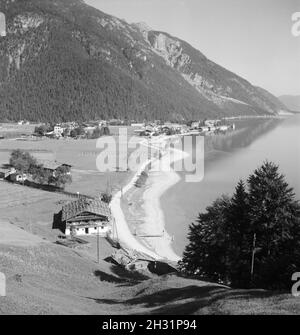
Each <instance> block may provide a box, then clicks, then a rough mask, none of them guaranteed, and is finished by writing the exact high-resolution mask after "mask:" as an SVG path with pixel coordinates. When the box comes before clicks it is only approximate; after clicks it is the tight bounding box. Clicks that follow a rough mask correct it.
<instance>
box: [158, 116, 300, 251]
mask: <svg viewBox="0 0 300 335" xmlns="http://www.w3.org/2000/svg"><path fill="white" fill-rule="evenodd" d="M234 122H235V124H236V131H235V132H233V133H229V134H226V135H220V136H208V137H206V138H205V148H206V149H205V150H206V153H207V152H210V153H209V154H207V157H206V158H205V176H204V179H203V180H202V181H201V182H199V183H187V182H185V179H184V174H183V173H181V181H180V182H179V183H177V184H176V185H174V186H173V187H172V188H170V189H169V190H168V191H167V192H166V193H165V194H164V195H163V196H162V198H161V206H162V209H163V212H164V215H165V222H166V228H167V231H168V233H169V234H170V235H173V236H174V238H175V240H174V243H173V248H174V250H175V251H176V252H177V254H178V255H182V252H183V250H184V248H185V246H186V245H187V243H188V240H187V233H188V226H189V224H190V223H192V222H194V221H195V219H196V218H197V215H198V214H199V212H203V211H205V208H206V207H207V206H208V205H210V204H211V203H212V202H213V201H214V200H215V199H216V198H218V197H219V196H220V195H222V194H228V195H231V194H232V193H233V192H234V189H235V186H236V184H237V183H238V181H239V180H240V179H244V180H245V179H247V177H248V176H249V174H251V173H252V172H253V171H254V170H255V169H256V168H257V167H259V166H260V165H262V164H263V162H264V161H266V160H269V161H272V162H274V163H276V164H277V165H279V168H280V172H281V173H283V174H284V175H285V176H286V179H287V181H288V183H289V184H290V186H292V187H293V188H294V190H295V193H296V197H297V199H300V174H299V168H300V116H299V115H295V116H291V117H287V118H285V119H252V120H242V121H234ZM193 149H194V148H192V147H190V148H185V150H186V151H188V152H190V153H191V152H192V150H193Z"/></svg>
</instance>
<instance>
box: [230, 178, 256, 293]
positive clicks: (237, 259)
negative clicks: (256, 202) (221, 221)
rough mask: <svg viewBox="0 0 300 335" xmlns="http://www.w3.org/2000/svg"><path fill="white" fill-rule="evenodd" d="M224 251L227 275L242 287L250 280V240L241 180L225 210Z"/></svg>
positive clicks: (245, 199) (245, 198) (247, 210)
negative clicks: (225, 240)
mask: <svg viewBox="0 0 300 335" xmlns="http://www.w3.org/2000/svg"><path fill="white" fill-rule="evenodd" d="M225 222H226V227H225V231H226V236H227V247H226V253H227V255H228V256H227V257H228V259H229V262H230V264H229V268H228V270H227V271H228V277H229V278H230V283H231V284H232V285H233V286H237V287H239V286H240V287H244V286H247V285H248V284H249V282H250V279H251V277H250V266H251V240H252V234H251V231H250V218H249V197H248V193H247V191H246V186H245V183H244V182H243V181H242V180H241V181H240V182H239V183H238V185H237V187H236V189H235V193H234V194H233V196H232V199H231V202H230V204H229V206H228V208H227V210H226V220H225Z"/></svg>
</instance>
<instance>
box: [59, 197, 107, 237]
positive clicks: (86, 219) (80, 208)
mask: <svg viewBox="0 0 300 335" xmlns="http://www.w3.org/2000/svg"><path fill="white" fill-rule="evenodd" d="M62 222H63V224H64V225H65V227H66V228H65V235H67V236H69V235H71V236H76V235H81V236H82V235H93V234H99V235H102V236H106V234H107V233H108V232H109V231H110V230H111V212H110V209H109V207H108V205H107V204H106V203H105V202H103V201H101V200H100V199H84V198H80V199H78V200H76V201H73V202H70V203H68V204H66V205H64V206H63V208H62Z"/></svg>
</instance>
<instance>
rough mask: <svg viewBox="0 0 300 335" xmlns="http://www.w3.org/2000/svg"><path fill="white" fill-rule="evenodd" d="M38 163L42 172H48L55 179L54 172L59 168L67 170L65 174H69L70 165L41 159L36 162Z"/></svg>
mask: <svg viewBox="0 0 300 335" xmlns="http://www.w3.org/2000/svg"><path fill="white" fill-rule="evenodd" d="M38 163H39V164H42V165H43V168H44V170H47V171H49V172H50V173H51V174H52V176H53V177H55V174H56V170H57V169H58V168H60V167H66V168H68V172H67V173H66V174H71V168H72V165H69V164H65V163H59V162H57V161H50V160H41V159H39V160H38Z"/></svg>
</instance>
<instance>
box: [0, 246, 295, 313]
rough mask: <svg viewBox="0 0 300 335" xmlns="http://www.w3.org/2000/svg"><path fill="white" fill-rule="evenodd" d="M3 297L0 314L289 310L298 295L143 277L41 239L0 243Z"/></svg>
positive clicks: (189, 280) (293, 310) (179, 278)
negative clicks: (31, 242)
mask: <svg viewBox="0 0 300 335" xmlns="http://www.w3.org/2000/svg"><path fill="white" fill-rule="evenodd" d="M0 264H1V271H2V272H4V273H5V274H6V276H7V297H4V298H1V299H0V314H105V315H107V314H240V313H241V314H264V313H265V314H271V313H278V314H291V313H295V314H296V313H297V314H299V313H300V302H299V299H296V298H291V296H290V295H287V294H286V295H280V294H274V293H271V292H266V291H262V290H261V291H260V290H250V291H247V290H230V289H228V288H226V287H222V286H219V285H215V284H211V283H206V282H201V281H196V280H192V279H184V278H181V277H178V276H176V275H169V276H164V277H153V278H147V277H146V276H144V275H135V274H132V273H128V272H127V271H125V270H122V269H121V268H119V267H115V266H113V265H111V264H108V263H106V262H104V261H101V263H100V264H96V263H94V262H91V261H90V260H88V259H86V258H84V257H83V255H82V254H81V253H80V252H79V251H74V250H70V249H67V248H64V247H60V246H57V245H53V244H51V243H49V242H42V243H40V244H38V245H36V246H31V247H20V246H19V247H16V246H13V245H3V244H1V245H0Z"/></svg>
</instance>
